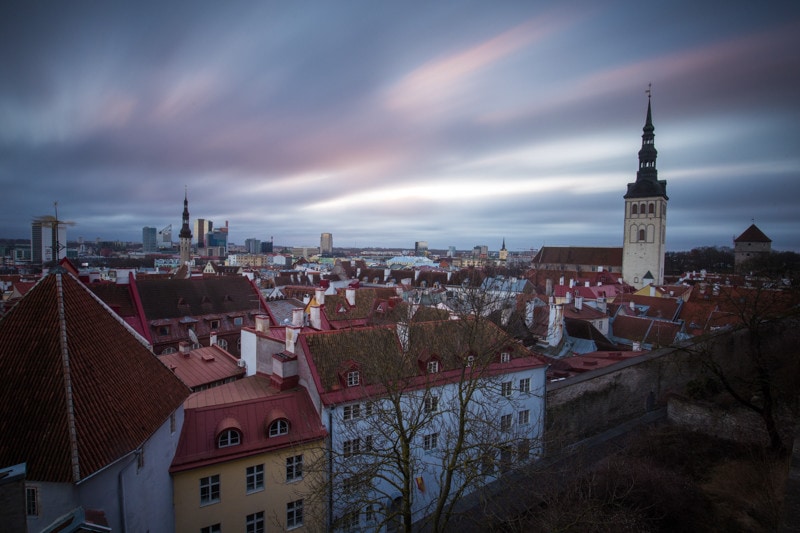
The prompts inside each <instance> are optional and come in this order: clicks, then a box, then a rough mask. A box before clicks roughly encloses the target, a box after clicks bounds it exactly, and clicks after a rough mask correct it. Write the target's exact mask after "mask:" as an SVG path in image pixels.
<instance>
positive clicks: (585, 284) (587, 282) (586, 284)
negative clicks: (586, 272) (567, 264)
mask: <svg viewBox="0 0 800 533" xmlns="http://www.w3.org/2000/svg"><path fill="white" fill-rule="evenodd" d="M583 286H584V287H588V286H589V280H588V279H587V280H586V281H584V282H583Z"/></svg>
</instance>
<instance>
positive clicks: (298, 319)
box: [292, 307, 303, 327]
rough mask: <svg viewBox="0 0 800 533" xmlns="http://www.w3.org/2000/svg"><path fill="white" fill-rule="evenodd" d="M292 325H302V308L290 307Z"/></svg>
mask: <svg viewBox="0 0 800 533" xmlns="http://www.w3.org/2000/svg"><path fill="white" fill-rule="evenodd" d="M292 325H293V326H297V327H302V326H303V308H302V307H295V308H294V309H292Z"/></svg>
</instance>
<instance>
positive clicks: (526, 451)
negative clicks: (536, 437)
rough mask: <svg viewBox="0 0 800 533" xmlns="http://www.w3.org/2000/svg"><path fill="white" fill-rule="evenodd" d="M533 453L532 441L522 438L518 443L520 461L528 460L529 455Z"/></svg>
mask: <svg viewBox="0 0 800 533" xmlns="http://www.w3.org/2000/svg"><path fill="white" fill-rule="evenodd" d="M530 453H531V441H530V439H520V441H519V442H518V443H517V459H519V460H520V461H526V460H527V459H528V456H530Z"/></svg>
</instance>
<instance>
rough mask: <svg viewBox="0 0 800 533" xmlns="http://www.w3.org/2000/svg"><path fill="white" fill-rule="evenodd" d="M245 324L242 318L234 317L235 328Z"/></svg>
mask: <svg viewBox="0 0 800 533" xmlns="http://www.w3.org/2000/svg"><path fill="white" fill-rule="evenodd" d="M243 323H244V320H243V319H242V317H240V316H235V317H233V325H234V326H241V325H242V324H243Z"/></svg>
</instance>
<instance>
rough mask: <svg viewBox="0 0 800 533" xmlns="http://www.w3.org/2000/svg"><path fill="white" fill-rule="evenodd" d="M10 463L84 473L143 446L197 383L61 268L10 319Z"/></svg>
mask: <svg viewBox="0 0 800 533" xmlns="http://www.w3.org/2000/svg"><path fill="white" fill-rule="evenodd" d="M0 339H2V342H0V373H1V374H2V375H3V386H2V388H0V435H2V439H0V464H17V463H21V462H25V463H27V471H28V478H29V479H31V480H36V481H51V482H77V481H80V480H81V479H84V478H85V477H87V476H89V475H91V474H92V473H94V472H97V471H98V470H100V469H102V468H104V467H105V466H107V465H109V464H111V463H112V462H114V461H116V460H118V459H120V458H121V457H123V456H124V455H125V454H127V453H129V452H131V451H133V450H135V449H136V448H137V447H139V446H140V445H141V444H142V443H143V442H145V441H146V440H147V439H148V438H150V436H151V435H152V434H153V432H155V431H156V430H157V429H158V428H159V427H160V426H161V425H162V424H163V423H164V422H165V421H166V420H167V419H168V418H169V416H170V414H172V413H173V412H174V411H175V410H176V409H177V408H178V407H179V406H180V405H181V403H182V402H183V401H184V399H186V397H187V396H188V395H189V390H188V389H187V388H186V386H185V385H184V384H183V383H181V382H180V380H179V379H178V378H177V377H175V375H173V373H172V372H170V371H169V369H168V368H167V367H165V366H164V365H163V364H161V362H160V361H158V359H157V358H156V357H155V356H154V355H153V354H152V352H150V350H149V349H148V347H147V346H146V345H145V341H144V339H142V338H141V337H139V336H138V335H136V334H135V332H134V331H133V330H132V329H131V328H130V327H129V326H127V325H126V324H125V323H124V322H122V320H121V319H119V318H118V317H117V316H116V315H115V314H114V313H113V312H112V311H111V310H110V309H109V308H108V307H106V306H105V305H104V304H103V303H102V302H101V301H100V300H99V299H97V298H96V297H95V296H94V295H93V294H92V293H91V292H90V291H89V290H88V289H87V288H86V287H85V286H84V285H83V284H82V283H81V282H80V281H79V280H78V279H77V278H75V277H74V276H73V275H71V274H68V273H66V272H65V271H64V270H61V269H56V270H53V271H52V272H51V273H50V274H48V275H47V276H45V277H44V278H43V279H42V280H41V281H40V282H39V283H37V285H36V286H35V287H34V288H33V289H31V290H30V291H29V292H28V294H27V295H26V296H25V297H24V298H22V299H21V300H20V301H19V302H18V304H17V305H16V306H15V307H14V308H13V309H12V310H11V311H9V313H8V314H6V315H5V316H4V317H3V318H2V319H0Z"/></svg>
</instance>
